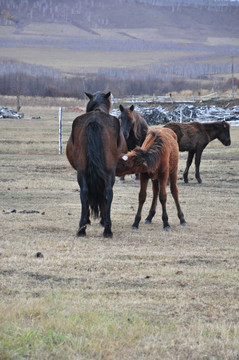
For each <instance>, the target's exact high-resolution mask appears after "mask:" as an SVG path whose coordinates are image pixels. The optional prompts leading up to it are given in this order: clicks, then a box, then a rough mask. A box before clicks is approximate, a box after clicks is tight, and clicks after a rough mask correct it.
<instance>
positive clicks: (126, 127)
mask: <svg viewBox="0 0 239 360" xmlns="http://www.w3.org/2000/svg"><path fill="white" fill-rule="evenodd" d="M119 109H120V116H119V119H120V121H121V129H122V131H123V134H124V137H125V140H126V144H127V147H128V151H131V150H133V149H134V148H135V147H136V146H141V145H142V144H143V142H144V140H145V137H146V134H147V131H148V124H147V122H146V121H145V120H144V118H143V116H141V115H140V113H139V112H137V111H135V110H134V105H131V106H130V107H129V108H124V107H123V105H120V106H119ZM136 179H138V174H136ZM120 181H121V182H123V181H124V176H122V177H121V178H120Z"/></svg>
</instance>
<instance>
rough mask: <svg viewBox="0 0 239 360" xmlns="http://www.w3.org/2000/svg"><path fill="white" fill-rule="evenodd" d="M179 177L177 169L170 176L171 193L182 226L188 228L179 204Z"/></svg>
mask: <svg viewBox="0 0 239 360" xmlns="http://www.w3.org/2000/svg"><path fill="white" fill-rule="evenodd" d="M177 177H178V175H177V169H176V170H175V171H174V172H173V173H172V174H170V191H171V194H172V196H173V199H174V202H175V205H176V208H177V212H178V218H179V220H180V224H181V225H183V226H186V225H187V223H186V221H185V219H184V215H183V212H182V209H181V206H180V203H179V196H178V185H177Z"/></svg>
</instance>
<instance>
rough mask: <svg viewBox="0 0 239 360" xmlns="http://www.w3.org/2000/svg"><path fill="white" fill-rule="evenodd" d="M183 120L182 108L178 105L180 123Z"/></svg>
mask: <svg viewBox="0 0 239 360" xmlns="http://www.w3.org/2000/svg"><path fill="white" fill-rule="evenodd" d="M182 122H183V108H182V107H180V123H182Z"/></svg>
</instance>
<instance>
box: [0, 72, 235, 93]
mask: <svg viewBox="0 0 239 360" xmlns="http://www.w3.org/2000/svg"><path fill="white" fill-rule="evenodd" d="M201 86H202V83H201V81H196V80H194V81H190V82H189V81H188V80H186V79H171V80H170V81H164V80H160V79H156V78H150V77H148V78H144V79H122V78H119V77H109V76H105V75H98V76H96V75H85V76H74V77H50V76H47V75H44V76H39V75H38V76H33V75H30V74H24V73H17V74H16V73H11V74H1V75H0V94H1V95H15V96H20V95H24V96H42V97H74V98H79V99H80V98H82V99H83V98H84V91H87V92H91V93H93V92H95V91H97V90H110V91H111V92H112V93H113V94H114V96H116V97H124V96H127V95H136V96H138V95H145V94H148V95H153V94H155V95H156V96H160V95H161V96H162V95H165V94H167V93H170V92H172V91H177V92H180V91H182V90H193V91H198V92H200V90H201ZM234 86H235V87H238V86H239V79H237V78H234ZM212 87H213V89H214V90H225V89H230V88H231V80H230V79H229V80H228V81H227V82H225V81H222V80H220V79H219V80H218V81H217V82H215V81H213V82H212V81H210V82H204V83H203V88H204V89H209V90H211V89H212Z"/></svg>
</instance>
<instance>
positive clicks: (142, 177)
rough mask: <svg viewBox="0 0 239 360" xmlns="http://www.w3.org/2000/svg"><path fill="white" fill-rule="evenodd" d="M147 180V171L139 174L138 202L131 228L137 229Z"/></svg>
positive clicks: (145, 193)
mask: <svg viewBox="0 0 239 360" xmlns="http://www.w3.org/2000/svg"><path fill="white" fill-rule="evenodd" d="M148 181H149V175H148V174H147V173H142V174H140V191H139V204H138V210H137V213H136V216H135V219H134V223H133V225H132V229H138V227H139V222H140V220H141V212H142V208H143V205H144V202H145V199H146V196H147V191H146V189H147V185H148Z"/></svg>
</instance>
